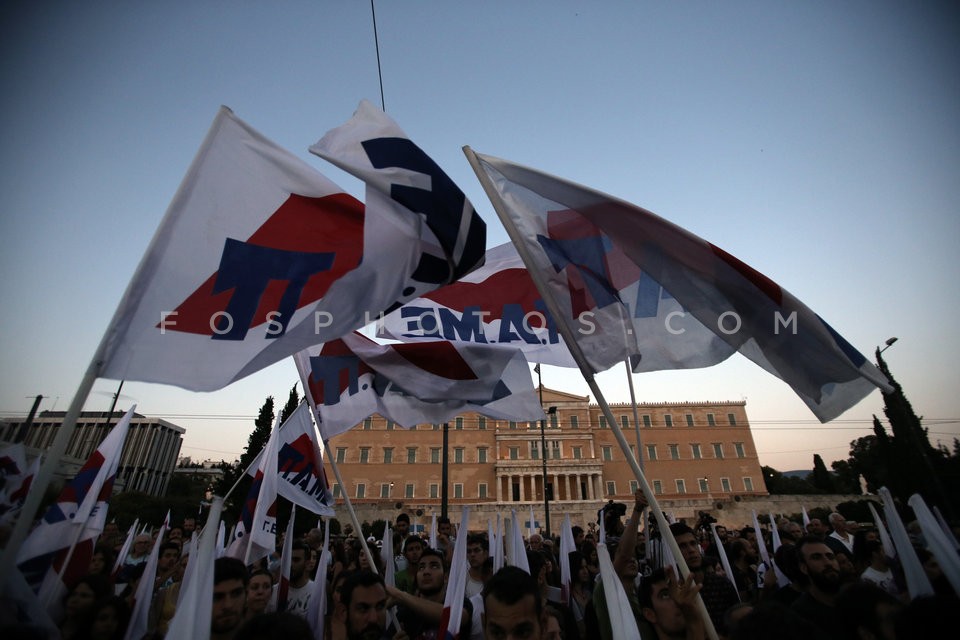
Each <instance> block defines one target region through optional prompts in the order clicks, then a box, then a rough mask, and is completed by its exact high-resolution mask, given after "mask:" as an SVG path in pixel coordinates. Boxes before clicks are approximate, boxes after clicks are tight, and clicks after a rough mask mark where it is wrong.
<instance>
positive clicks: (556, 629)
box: [543, 605, 567, 640]
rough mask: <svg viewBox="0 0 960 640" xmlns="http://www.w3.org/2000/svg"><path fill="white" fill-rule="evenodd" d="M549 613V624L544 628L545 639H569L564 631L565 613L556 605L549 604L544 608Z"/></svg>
mask: <svg viewBox="0 0 960 640" xmlns="http://www.w3.org/2000/svg"><path fill="white" fill-rule="evenodd" d="M544 611H545V612H546V614H547V626H546V628H544V630H543V639H544V640H567V636H566V634H565V633H564V631H563V613H561V612H560V610H559V609H557V608H556V607H555V606H552V605H548V606H547V607H545V608H544Z"/></svg>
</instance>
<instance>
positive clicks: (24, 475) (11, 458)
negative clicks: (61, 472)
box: [0, 444, 40, 524]
mask: <svg viewBox="0 0 960 640" xmlns="http://www.w3.org/2000/svg"><path fill="white" fill-rule="evenodd" d="M39 470H40V456H37V457H35V458H34V459H33V460H32V461H31V462H29V463H28V462H27V456H26V448H25V447H24V446H23V444H12V445H10V446H8V447H4V448H3V449H0V480H2V483H0V524H3V523H5V522H11V521H12V520H13V519H14V518H15V517H16V515H17V514H18V513H19V512H20V509H21V508H22V507H23V503H24V501H25V500H26V498H27V493H29V492H30V486H31V484H33V479H34V478H36V477H37V473H38V472H39Z"/></svg>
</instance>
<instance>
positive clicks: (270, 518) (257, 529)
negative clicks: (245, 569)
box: [224, 416, 280, 565]
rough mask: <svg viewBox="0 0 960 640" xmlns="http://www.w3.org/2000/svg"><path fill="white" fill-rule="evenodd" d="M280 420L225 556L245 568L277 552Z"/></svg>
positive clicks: (271, 435)
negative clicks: (240, 563)
mask: <svg viewBox="0 0 960 640" xmlns="http://www.w3.org/2000/svg"><path fill="white" fill-rule="evenodd" d="M279 440H280V416H277V420H276V423H275V424H274V426H273V431H271V432H270V438H269V439H268V440H267V444H266V445H265V446H264V448H263V452H262V455H261V456H260V459H259V460H260V463H259V465H258V467H257V471H256V475H255V476H254V478H253V482H252V483H251V484H250V490H249V491H248V492H247V499H246V500H245V501H244V503H243V509H242V510H241V512H240V520H239V522H237V528H236V530H235V531H234V539H233V542H231V544H230V546H229V547H228V548H227V550H226V551H225V552H224V553H225V555H227V556H230V557H232V558H237V559H239V560H243V563H244V564H246V565H249V564H251V563H252V562H256V561H257V560H259V559H260V558H263V557H265V556H268V555H270V554H271V553H273V551H274V549H276V548H277V486H278V484H279V483H278V482H277V478H278V475H279V473H278V472H277V459H278V450H279V447H278V441H279Z"/></svg>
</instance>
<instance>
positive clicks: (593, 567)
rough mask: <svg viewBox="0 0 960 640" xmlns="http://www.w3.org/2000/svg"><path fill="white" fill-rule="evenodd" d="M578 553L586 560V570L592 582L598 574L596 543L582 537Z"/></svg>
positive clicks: (598, 562)
mask: <svg viewBox="0 0 960 640" xmlns="http://www.w3.org/2000/svg"><path fill="white" fill-rule="evenodd" d="M580 553H582V554H583V558H584V560H586V561H587V570H588V571H589V572H590V580H591V581H593V582H596V581H597V578H598V577H599V576H600V556H598V555H597V545H596V543H594V542H593V541H592V540H588V539H586V538H584V541H583V544H582V545H580Z"/></svg>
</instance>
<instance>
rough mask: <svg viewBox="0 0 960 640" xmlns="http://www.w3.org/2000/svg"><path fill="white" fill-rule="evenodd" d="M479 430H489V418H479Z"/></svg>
mask: <svg viewBox="0 0 960 640" xmlns="http://www.w3.org/2000/svg"><path fill="white" fill-rule="evenodd" d="M477 428H478V429H480V430H481V431H485V430H486V428H487V416H480V417H479V418H477Z"/></svg>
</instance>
